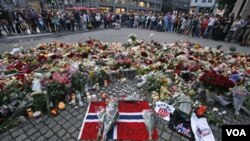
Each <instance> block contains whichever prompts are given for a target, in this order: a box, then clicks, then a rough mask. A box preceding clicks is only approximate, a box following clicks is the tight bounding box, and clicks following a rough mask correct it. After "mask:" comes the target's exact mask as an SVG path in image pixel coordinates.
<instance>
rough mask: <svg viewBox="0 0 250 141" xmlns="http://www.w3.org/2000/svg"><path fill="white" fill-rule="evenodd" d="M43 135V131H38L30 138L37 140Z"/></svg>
mask: <svg viewBox="0 0 250 141" xmlns="http://www.w3.org/2000/svg"><path fill="white" fill-rule="evenodd" d="M40 136H41V133H39V132H36V133H35V134H33V135H31V136H30V138H31V140H33V141H35V140H37V139H38V138H39V137H40Z"/></svg>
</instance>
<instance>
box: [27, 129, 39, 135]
mask: <svg viewBox="0 0 250 141" xmlns="http://www.w3.org/2000/svg"><path fill="white" fill-rule="evenodd" d="M36 131H37V130H36V129H34V128H30V129H28V130H25V132H26V133H27V135H29V136H30V135H32V134H33V133H34V132H36Z"/></svg>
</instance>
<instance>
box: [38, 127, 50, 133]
mask: <svg viewBox="0 0 250 141" xmlns="http://www.w3.org/2000/svg"><path fill="white" fill-rule="evenodd" d="M48 130H49V128H48V127H47V126H44V127H43V128H41V129H39V131H40V132H41V133H42V134H44V133H46V132H47V131H48Z"/></svg>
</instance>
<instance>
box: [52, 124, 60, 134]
mask: <svg viewBox="0 0 250 141" xmlns="http://www.w3.org/2000/svg"><path fill="white" fill-rule="evenodd" d="M61 128H62V127H61V126H60V125H56V126H54V127H53V131H54V132H58V131H60V129H61Z"/></svg>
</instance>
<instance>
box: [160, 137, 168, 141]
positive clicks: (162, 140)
mask: <svg viewBox="0 0 250 141" xmlns="http://www.w3.org/2000/svg"><path fill="white" fill-rule="evenodd" d="M158 141H168V140H166V139H163V138H161V137H159V139H158Z"/></svg>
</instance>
